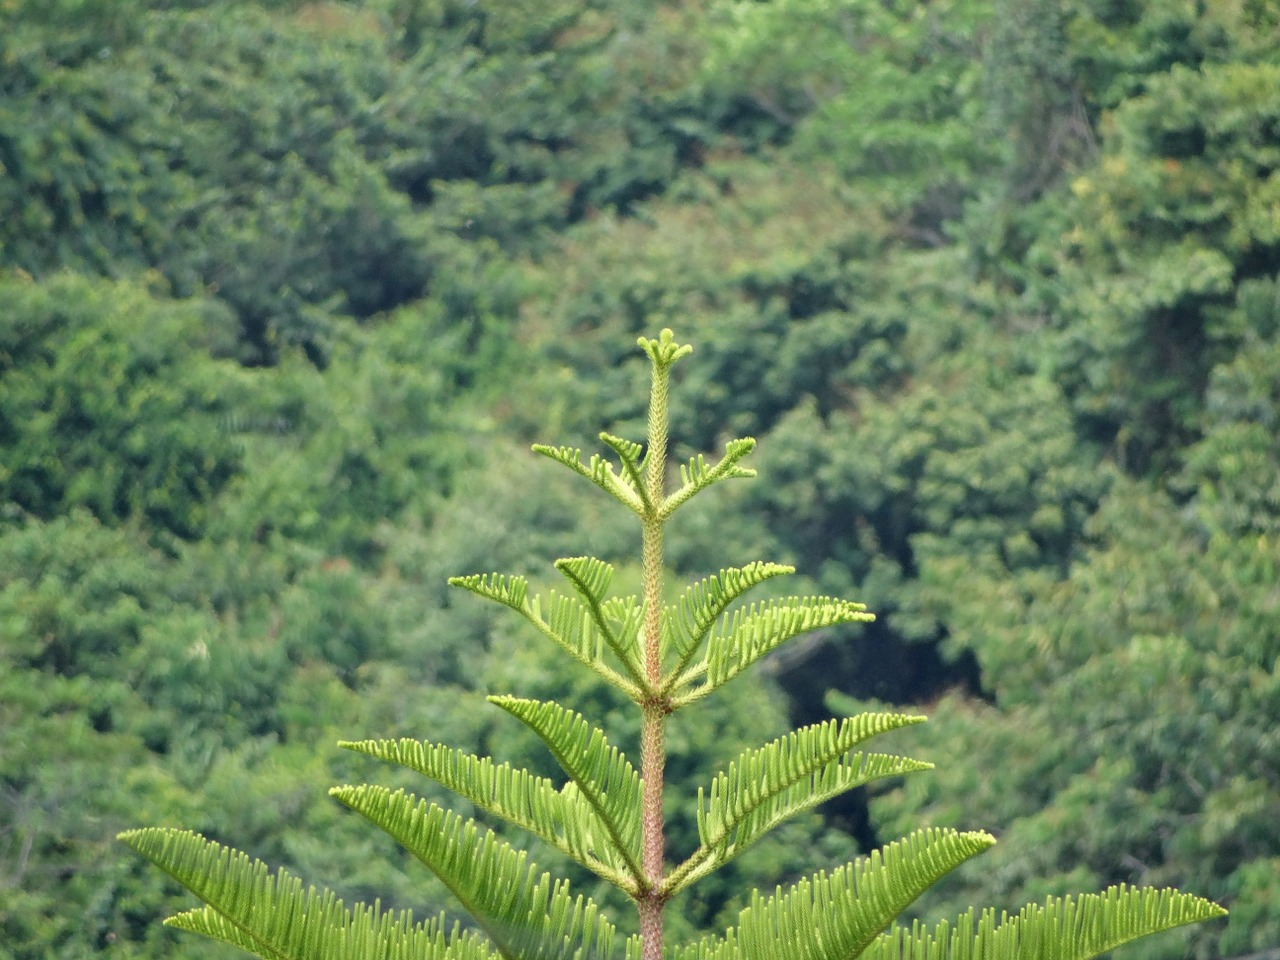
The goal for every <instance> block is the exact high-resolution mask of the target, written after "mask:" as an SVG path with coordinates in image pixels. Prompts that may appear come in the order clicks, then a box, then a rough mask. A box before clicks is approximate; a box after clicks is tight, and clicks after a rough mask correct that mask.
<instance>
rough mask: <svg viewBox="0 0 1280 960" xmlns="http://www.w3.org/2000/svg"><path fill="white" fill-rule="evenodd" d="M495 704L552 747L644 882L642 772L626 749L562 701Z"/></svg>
mask: <svg viewBox="0 0 1280 960" xmlns="http://www.w3.org/2000/svg"><path fill="white" fill-rule="evenodd" d="M489 702H490V703H494V704H497V705H498V706H500V707H502V709H503V710H506V711H507V712H508V713H510V714H511V715H512V716H513V717H515V718H517V719H518V720H520V721H521V722H522V723H524V724H525V725H526V726H528V727H529V729H531V730H532V731H533V732H534V733H536V734H537V735H538V737H539V738H540V739H541V740H542V742H543V743H545V744H546V745H547V749H549V750H550V751H551V755H552V756H553V757H555V759H556V763H558V764H560V767H561V769H563V770H564V772H565V773H566V774H567V775H568V777H569V779H570V780H571V781H572V782H573V783H574V784H576V785H577V788H578V790H579V791H581V794H582V797H583V798H584V799H585V800H586V802H587V803H589V804H590V805H591V807H592V809H593V810H595V812H596V816H597V817H598V818H599V821H600V824H601V825H602V826H603V827H604V829H605V830H606V831H608V834H609V837H610V840H611V841H612V844H613V847H614V849H615V850H617V852H618V854H619V855H620V856H621V857H622V858H623V860H624V862H625V863H626V865H627V869H628V872H630V873H631V875H632V876H633V877H634V878H635V880H636V882H637V883H641V882H642V878H643V871H642V870H641V869H640V865H639V864H640V776H639V774H637V773H636V771H635V769H634V768H633V767H632V766H631V764H630V762H629V761H628V760H627V758H626V757H625V756H624V755H623V754H622V752H621V751H619V750H618V749H617V748H616V747H613V746H611V745H610V744H609V741H608V740H607V739H606V738H605V735H604V733H603V731H601V730H599V729H598V728H596V727H593V726H592V725H591V724H589V723H588V722H587V721H586V720H584V719H583V717H582V715H581V714H578V713H574V712H573V711H572V710H566V709H565V708H564V707H562V706H560V705H559V704H558V703H553V702H551V701H543V700H522V699H520V698H518V697H490V698H489Z"/></svg>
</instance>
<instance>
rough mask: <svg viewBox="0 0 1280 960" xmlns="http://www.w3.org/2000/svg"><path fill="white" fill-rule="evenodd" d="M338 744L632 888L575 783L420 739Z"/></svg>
mask: <svg viewBox="0 0 1280 960" xmlns="http://www.w3.org/2000/svg"><path fill="white" fill-rule="evenodd" d="M339 745H340V746H343V747H346V748H347V749H348V750H354V751H356V752H358V753H363V754H366V755H367V756H371V757H376V758H378V759H380V760H387V761H390V762H391V763H398V764H400V765H401V766H404V767H408V768H409V769H410V770H414V771H417V772H418V773H421V774H422V775H423V776H426V777H430V778H431V779H432V780H434V781H436V782H437V783H439V784H441V785H443V786H445V787H448V788H449V789H450V790H452V791H453V792H454V793H456V794H458V796H460V797H463V798H464V799H466V800H470V801H471V802H472V803H474V804H475V805H476V806H478V807H480V808H481V809H483V810H487V811H488V812H489V813H491V814H493V815H494V816H497V817H501V818H502V819H504V820H506V821H507V822H509V823H514V824H515V825H516V826H518V827H523V828H524V829H525V830H528V831H529V832H530V833H532V834H534V835H535V836H537V837H539V838H541V839H542V840H544V841H546V842H547V843H549V844H551V845H552V846H553V847H555V848H556V849H557V850H559V851H561V852H562V853H565V854H567V855H568V856H569V857H572V858H573V859H574V860H576V861H577V862H578V863H580V864H582V866H584V867H586V868H587V869H588V870H590V871H592V872H593V873H595V874H597V875H599V876H600V877H603V878H604V879H605V880H608V881H609V882H610V883H613V884H615V885H616V886H619V887H621V888H622V889H624V890H631V889H633V888H634V885H635V884H634V881H633V880H632V879H631V873H630V871H629V869H628V866H627V860H626V857H625V855H624V854H623V853H622V851H620V850H619V849H618V848H617V846H616V844H614V843H613V840H612V837H611V835H610V834H609V832H608V831H607V830H606V829H605V828H604V826H603V824H601V823H600V821H599V818H598V816H597V815H596V812H595V808H593V807H592V806H591V804H590V803H588V802H587V800H586V798H584V797H583V796H582V793H581V791H580V790H579V789H578V787H577V785H576V784H574V783H572V782H570V783H567V784H565V786H564V787H563V788H562V789H557V787H556V786H555V784H554V783H552V782H551V781H550V780H548V779H546V778H545V777H538V776H534V775H533V774H532V773H530V772H529V771H528V770H523V769H519V768H516V767H512V766H511V765H510V764H506V763H504V764H496V763H494V762H493V760H492V759H491V758H489V757H477V756H475V755H474V754H470V753H467V752H466V751H464V750H456V749H452V748H449V747H446V746H442V745H440V744H435V743H425V742H423V741H421V740H410V739H407V738H406V739H400V740H360V741H341V742H340V743H339Z"/></svg>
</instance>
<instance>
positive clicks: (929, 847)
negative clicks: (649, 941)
mask: <svg viewBox="0 0 1280 960" xmlns="http://www.w3.org/2000/svg"><path fill="white" fill-rule="evenodd" d="M993 843H995V838H994V837H992V836H991V835H990V834H987V833H957V832H956V831H954V830H920V831H917V832H916V833H913V834H911V835H910V836H909V837H907V838H906V839H904V840H899V841H897V842H896V843H891V844H889V846H887V847H885V848H884V849H882V850H877V851H875V852H874V853H872V854H871V856H870V857H866V858H864V859H862V860H858V861H856V862H854V863H850V864H846V865H845V866H843V867H840V868H838V869H836V870H833V871H831V873H830V874H828V873H825V872H823V873H818V874H816V875H815V876H813V877H810V878H808V879H805V880H801V881H800V882H799V883H797V884H796V885H795V886H793V887H792V888H791V889H790V890H789V891H788V892H787V893H785V894H784V893H783V892H782V890H781V888H779V889H778V891H777V893H775V894H774V896H772V897H769V898H767V899H766V898H764V897H762V896H760V894H758V893H757V894H755V896H754V897H753V898H752V901H751V905H750V906H749V907H747V908H746V909H745V910H743V911H742V913H741V914H739V916H738V925H737V927H736V928H734V929H732V930H730V931H729V933H728V935H727V936H726V937H725V938H724V939H719V940H704V941H702V942H700V943H697V944H694V945H692V946H690V947H685V948H683V949H681V950H678V951H676V954H675V958H674V960H790V958H794V957H805V958H806V960H854V958H856V957H858V956H859V955H861V954H862V953H863V951H864V950H865V949H866V948H867V946H868V945H869V944H871V943H872V942H874V941H875V940H876V938H877V936H879V934H880V933H881V931H883V930H884V928H885V927H886V926H888V925H889V924H890V923H891V922H892V921H893V919H894V918H895V917H897V916H898V914H900V913H901V912H902V911H903V910H904V909H906V907H907V906H908V905H909V904H910V903H911V902H912V901H913V900H915V899H916V897H918V896H919V895H920V894H921V893H923V892H924V891H925V890H927V889H928V888H929V887H931V886H932V885H933V884H934V883H936V882H937V881H938V880H939V879H940V878H941V877H943V876H945V875H946V874H947V873H948V872H949V871H951V870H953V869H954V868H955V867H957V866H958V865H959V864H961V863H963V862H964V861H965V860H967V859H969V858H970V857H972V856H974V855H975V854H978V853H981V852H982V851H983V850H985V849H987V848H988V847H990V846H991V845H992V844H993Z"/></svg>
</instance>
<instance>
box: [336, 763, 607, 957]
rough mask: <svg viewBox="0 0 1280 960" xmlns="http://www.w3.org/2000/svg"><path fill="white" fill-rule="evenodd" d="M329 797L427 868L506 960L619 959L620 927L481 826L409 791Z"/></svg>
mask: <svg viewBox="0 0 1280 960" xmlns="http://www.w3.org/2000/svg"><path fill="white" fill-rule="evenodd" d="M329 793H330V795H331V796H333V797H335V798H337V799H338V800H339V801H341V802H342V803H344V804H346V805H347V806H348V807H350V808H351V809H352V810H354V811H356V812H357V813H359V814H360V815H361V816H363V817H365V818H366V819H368V820H369V821H370V822H371V823H373V824H374V825H375V826H378V827H380V828H381V829H383V830H385V831H386V832H387V833H389V834H391V836H393V837H395V838H396V840H398V841H399V842H400V843H401V844H402V845H403V846H404V847H405V849H407V850H408V851H409V852H410V853H412V854H413V855H414V856H415V857H417V858H418V859H419V860H420V861H422V863H423V864H425V865H426V867H427V868H428V869H429V870H430V871H431V872H432V873H434V874H435V875H436V876H437V877H439V878H440V879H441V880H442V881H443V882H444V884H445V886H447V887H448V888H449V891H450V892H451V893H452V894H453V895H454V896H455V897H456V898H457V899H458V901H459V902H460V903H461V904H462V906H463V907H464V908H465V909H466V911H467V912H468V913H469V914H471V916H472V917H474V918H475V920H476V922H477V923H478V924H479V925H480V928H481V929H482V930H483V931H484V932H485V934H486V935H487V936H488V938H489V939H490V940H491V941H492V942H493V945H494V947H495V949H496V950H497V951H498V953H500V954H501V955H502V956H503V957H505V958H507V960H610V958H612V957H613V955H614V949H615V943H614V927H613V924H611V923H610V922H609V921H608V920H607V919H605V918H604V917H602V916H600V914H599V911H598V910H597V908H596V906H595V904H594V903H592V902H591V901H590V900H588V899H586V898H585V897H581V896H579V897H574V896H573V895H572V894H571V893H570V891H569V884H568V883H567V882H565V881H554V882H553V881H552V879H551V876H550V874H547V873H542V872H540V871H539V870H538V868H537V867H536V866H535V865H534V864H533V863H531V862H529V860H528V854H527V853H525V852H524V851H518V850H516V849H515V848H513V847H512V846H510V845H509V844H507V843H504V842H503V841H501V840H499V839H498V838H497V836H496V835H494V834H493V833H492V832H491V831H489V830H486V829H484V828H483V827H480V826H478V825H477V824H476V823H475V822H474V821H468V820H464V819H463V818H462V817H460V816H458V815H457V814H455V813H452V812H451V811H447V810H443V809H441V808H440V807H438V806H436V805H435V804H433V803H428V802H427V801H425V800H419V799H418V798H417V797H414V796H413V795H412V794H409V793H406V792H405V791H403V790H397V791H395V792H394V793H393V792H392V791H391V790H389V789H388V788H386V787H376V786H368V785H364V786H359V787H352V786H345V787H334V788H333V789H332V790H330V791H329Z"/></svg>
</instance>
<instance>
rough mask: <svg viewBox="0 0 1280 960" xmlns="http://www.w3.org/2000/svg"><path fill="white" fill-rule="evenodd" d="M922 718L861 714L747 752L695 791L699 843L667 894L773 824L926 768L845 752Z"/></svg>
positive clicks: (673, 875)
mask: <svg viewBox="0 0 1280 960" xmlns="http://www.w3.org/2000/svg"><path fill="white" fill-rule="evenodd" d="M923 720H924V717H916V716H908V715H906V714H897V713H864V714H861V715H859V716H857V717H850V718H848V719H846V720H844V721H843V722H839V723H838V722H837V721H834V720H829V721H826V722H823V723H817V724H813V725H812V726H808V727H802V728H801V729H799V730H794V731H792V732H791V733H789V734H787V735H786V736H784V737H780V738H779V739H777V740H775V741H773V742H772V743H769V744H766V745H765V746H763V747H761V748H759V749H756V750H747V751H746V752H744V753H743V754H741V755H740V756H739V757H738V758H737V759H736V760H735V761H734V762H733V763H731V764H730V765H729V770H728V773H719V774H717V775H716V778H715V780H713V781H712V783H711V789H710V790H709V791H705V792H704V791H703V790H702V789H699V790H698V810H697V816H698V836H699V839H700V840H701V844H700V845H699V847H698V849H697V850H695V851H694V852H693V853H692V854H690V856H689V858H688V859H687V860H685V861H684V862H683V863H682V864H680V865H679V866H678V867H677V868H676V869H675V870H674V871H672V873H671V876H670V877H669V878H668V885H667V889H669V890H670V891H671V892H672V893H674V892H675V891H677V890H681V889H683V888H684V887H687V886H688V885H689V884H691V883H693V882H694V881H696V880H698V879H699V878H701V877H704V876H706V875H707V874H708V873H710V872H711V871H712V870H715V869H717V868H718V867H720V866H722V865H723V864H725V863H727V862H728V861H729V860H732V859H733V858H734V857H736V856H737V855H738V854H740V853H741V852H742V851H743V850H745V849H746V848H747V847H749V846H750V845H751V844H752V843H754V842H755V841H756V840H758V839H759V838H760V837H761V836H763V835H764V834H765V833H767V832H768V831H769V830H772V829H773V828H774V827H776V826H777V825H778V824H780V823H782V822H783V821H785V820H787V819H788V818H790V817H792V816H795V815H796V814H797V813H800V812H801V811H804V810H809V809H811V808H813V807H815V806H817V805H818V804H819V803H822V802H824V801H826V800H829V799H831V798H832V797H835V796H839V795H840V794H842V793H845V792H846V791H848V790H852V789H853V788H854V787H860V786H862V785H864V784H866V783H869V782H870V781H872V780H877V779H881V778H883V777H891V776H898V775H901V774H904V773H913V772H915V771H917V770H929V769H931V768H932V767H933V764H931V763H925V762H923V761H919V760H912V759H910V758H907V757H895V756H889V755H887V754H879V753H873V754H865V755H864V754H862V753H857V754H854V755H853V756H851V757H850V756H847V754H848V753H849V751H850V750H852V749H853V748H854V747H856V746H857V745H858V744H860V743H863V742H865V741H867V740H869V739H871V738H872V737H874V736H877V735H879V734H881V733H886V732H888V731H890V730H896V729H899V728H900V727H905V726H909V725H911V724H914V723H920V722H922V721H923Z"/></svg>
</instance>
